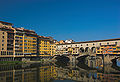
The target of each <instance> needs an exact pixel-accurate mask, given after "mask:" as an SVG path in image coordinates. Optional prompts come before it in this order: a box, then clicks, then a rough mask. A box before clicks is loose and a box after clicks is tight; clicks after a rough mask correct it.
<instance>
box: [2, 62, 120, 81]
mask: <svg viewBox="0 0 120 82" xmlns="http://www.w3.org/2000/svg"><path fill="white" fill-rule="evenodd" d="M88 61H89V60H88ZM94 63H95V62H94V60H93V63H92V65H91V64H90V65H87V64H83V65H82V63H81V64H80V65H79V63H78V64H75V63H69V62H67V63H59V62H56V63H48V62H46V63H37V64H22V65H4V66H0V82H79V81H80V82H101V81H102V82H120V66H119V65H120V62H119V61H118V62H117V64H116V65H105V66H103V65H101V66H96V65H95V64H94ZM94 65H95V66H94Z"/></svg>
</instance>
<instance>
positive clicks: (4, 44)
mask: <svg viewBox="0 0 120 82" xmlns="http://www.w3.org/2000/svg"><path fill="white" fill-rule="evenodd" d="M12 26H13V24H12V23H8V22H3V21H0V57H11V58H12V57H15V40H14V32H15V29H14V28H12ZM1 59H2V58H1Z"/></svg>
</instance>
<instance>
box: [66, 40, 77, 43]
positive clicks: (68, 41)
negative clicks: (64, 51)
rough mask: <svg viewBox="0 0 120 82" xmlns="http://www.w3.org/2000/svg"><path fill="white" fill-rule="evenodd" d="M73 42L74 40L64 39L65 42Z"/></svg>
mask: <svg viewBox="0 0 120 82" xmlns="http://www.w3.org/2000/svg"><path fill="white" fill-rule="evenodd" d="M73 42H75V41H74V40H65V43H73Z"/></svg>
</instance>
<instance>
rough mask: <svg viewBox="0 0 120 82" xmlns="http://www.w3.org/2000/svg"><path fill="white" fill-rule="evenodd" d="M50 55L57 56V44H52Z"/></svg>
mask: <svg viewBox="0 0 120 82" xmlns="http://www.w3.org/2000/svg"><path fill="white" fill-rule="evenodd" d="M50 54H51V56H54V55H56V44H55V43H51V44H50Z"/></svg>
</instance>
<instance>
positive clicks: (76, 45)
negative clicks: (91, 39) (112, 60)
mask: <svg viewBox="0 0 120 82" xmlns="http://www.w3.org/2000/svg"><path fill="white" fill-rule="evenodd" d="M93 45H95V44H94V43H93ZM99 45H101V43H99ZM107 45H109V43H107ZM115 45H117V42H115ZM75 46H76V47H77V45H75ZM81 46H83V45H82V44H81ZM86 46H88V44H86ZM62 47H63V46H62ZM66 47H68V46H66ZM71 47H72V45H71Z"/></svg>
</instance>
